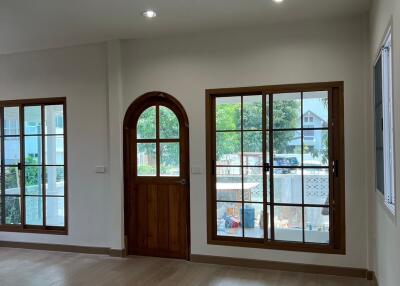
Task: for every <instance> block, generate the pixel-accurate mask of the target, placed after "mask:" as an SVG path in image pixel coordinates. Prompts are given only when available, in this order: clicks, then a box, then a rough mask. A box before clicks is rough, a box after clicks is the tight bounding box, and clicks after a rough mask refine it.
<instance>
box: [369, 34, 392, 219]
mask: <svg viewBox="0 0 400 286" xmlns="http://www.w3.org/2000/svg"><path fill="white" fill-rule="evenodd" d="M392 51H393V49H392V31H391V29H389V31H388V33H387V35H386V37H385V40H384V43H383V47H382V49H381V51H380V53H379V56H378V60H377V62H376V64H375V68H374V80H375V84H374V87H375V150H376V152H375V164H376V166H375V170H376V189H377V190H378V191H379V192H381V193H382V194H383V196H384V201H385V204H386V206H387V207H388V208H389V210H390V211H391V212H392V213H393V214H394V213H395V204H396V201H395V199H396V198H395V184H394V138H393V133H394V131H393V71H392V61H393V55H392ZM384 130H385V131H386V132H384Z"/></svg>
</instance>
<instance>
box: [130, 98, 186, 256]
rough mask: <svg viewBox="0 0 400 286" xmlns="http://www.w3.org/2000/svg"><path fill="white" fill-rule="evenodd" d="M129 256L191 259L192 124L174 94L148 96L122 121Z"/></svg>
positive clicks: (131, 108)
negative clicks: (190, 168)
mask: <svg viewBox="0 0 400 286" xmlns="http://www.w3.org/2000/svg"><path fill="white" fill-rule="evenodd" d="M124 186H125V234H126V242H127V245H126V247H127V251H128V254H137V255H148V256H159V257H171V258H183V259H188V257H189V238H190V230H189V221H190V219H189V123H188V119H187V115H186V113H185V110H184V108H183V107H182V105H181V104H180V103H179V102H178V101H177V100H176V99H175V98H174V97H172V96H171V95H168V94H166V93H163V92H150V93H146V94H144V95H142V96H141V97H139V98H138V99H137V100H135V101H134V102H133V103H132V105H131V106H130V107H129V109H128V111H127V113H126V115H125V119H124Z"/></svg>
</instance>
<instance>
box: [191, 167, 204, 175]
mask: <svg viewBox="0 0 400 286" xmlns="http://www.w3.org/2000/svg"><path fill="white" fill-rule="evenodd" d="M191 170H192V174H202V173H203V170H202V168H201V167H200V166H192V168H191Z"/></svg>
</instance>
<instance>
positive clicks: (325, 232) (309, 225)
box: [304, 207, 329, 244]
mask: <svg viewBox="0 0 400 286" xmlns="http://www.w3.org/2000/svg"><path fill="white" fill-rule="evenodd" d="M304 216H305V218H304V223H305V228H304V238H305V242H314V243H326V244H328V243H329V208H311V207H307V208H304Z"/></svg>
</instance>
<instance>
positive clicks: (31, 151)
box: [24, 136, 42, 165]
mask: <svg viewBox="0 0 400 286" xmlns="http://www.w3.org/2000/svg"><path fill="white" fill-rule="evenodd" d="M24 149H25V165H40V164H42V137H41V136H25V146H24Z"/></svg>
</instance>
